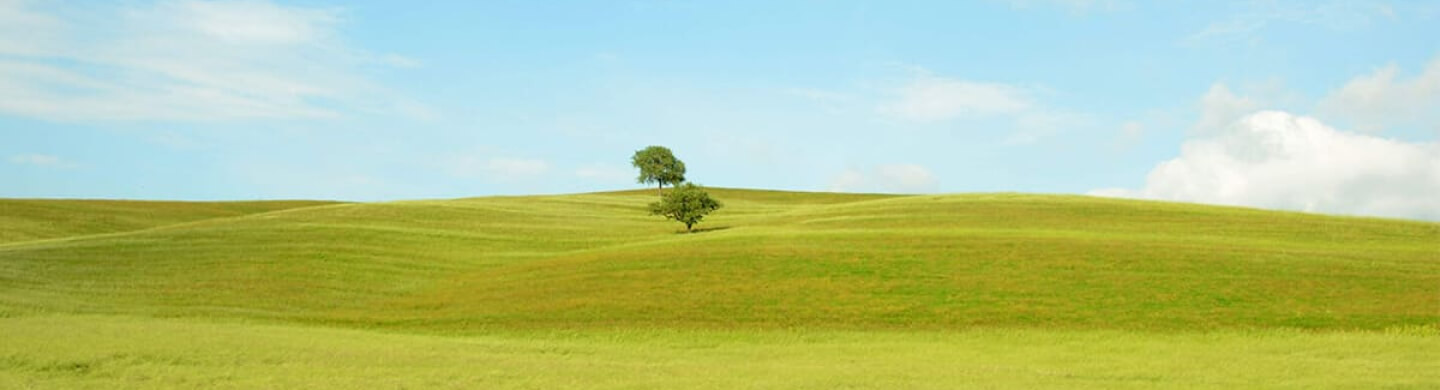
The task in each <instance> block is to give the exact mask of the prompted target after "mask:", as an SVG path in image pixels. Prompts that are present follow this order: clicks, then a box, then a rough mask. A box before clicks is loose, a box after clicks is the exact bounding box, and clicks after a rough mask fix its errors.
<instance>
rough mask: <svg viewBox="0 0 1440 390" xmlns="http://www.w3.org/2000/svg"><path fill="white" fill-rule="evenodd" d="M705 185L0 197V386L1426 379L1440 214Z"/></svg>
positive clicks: (1432, 347)
mask: <svg viewBox="0 0 1440 390" xmlns="http://www.w3.org/2000/svg"><path fill="white" fill-rule="evenodd" d="M713 193H714V194H715V195H717V196H718V197H719V198H721V199H722V200H723V201H725V202H726V204H727V207H726V208H725V209H723V210H721V211H720V212H719V213H717V214H716V215H714V216H713V217H712V218H709V219H707V220H706V221H705V222H704V223H703V224H701V225H700V226H699V227H700V228H703V229H705V230H704V231H703V232H701V233H696V234H682V233H680V232H678V230H680V227H679V225H678V224H675V223H673V222H664V221H661V220H659V219H658V218H656V217H651V216H647V215H645V213H644V212H643V207H644V204H645V203H647V202H650V201H653V200H654V198H655V195H654V193H653V192H651V191H633V192H615V193H597V194H578V195H558V196H533V197H490V198H474V199H456V200H432V201H406V202H389V203H362V204H329V203H305V202H240V203H187V202H110V201H45V200H26V201H6V200H0V211H4V212H3V213H0V214H3V215H0V233H4V234H0V334H4V335H5V336H6V338H5V341H4V342H3V343H0V387H16V386H18V387H21V388H25V387H33V388H56V387H72V386H80V387H106V388H115V387H126V386H129V387H136V388H151V387H177V388H189V387H232V388H254V387H289V388H305V387H314V386H324V387H355V386H351V385H364V387H375V388H397V387H401V388H421V387H436V386H440V385H453V386H455V387H492V388H555V387H595V388H634V387H642V388H672V387H700V388H704V387H711V388H734V387H760V388H797V387H800V388H803V387H812V388H836V387H847V386H849V387H857V388H893V387H912V388H913V387H943V388H953V387H956V386H955V385H956V384H975V386H974V387H1068V388H1075V387H1082V388H1083V387H1095V388H1116V387H1147V388H1148V387H1157V386H1158V387H1180V388H1184V387H1206V388H1210V387H1233V386H1232V385H1239V386H1240V387H1250V386H1245V385H1247V384H1263V385H1265V387H1294V388H1310V387H1316V386H1321V387H1353V388H1374V387H1397V388H1406V387H1414V388H1432V387H1436V386H1440V380H1437V378H1436V376H1435V374H1433V373H1434V372H1440V369H1437V367H1435V364H1436V362H1437V361H1440V356H1437V353H1436V352H1435V351H1440V348H1437V342H1440V336H1437V329H1440V224H1435V223H1425V222H1415V221H1400V220H1387V219H1373V218H1345V217H1332V216H1320V215H1308V214H1298V213H1283V212H1272V211H1261V210H1252V209H1241V208H1227V207H1211V206H1199V205H1187V204H1173V203H1160V202H1140V201H1130V200H1116V199H1101V198H1091V197H1080V196H1048V195H1024V194H973V195H937V196H890V195H858V194H825V193H788V192H773V191H752V190H727V189H716V190H714V191H713ZM872 373H873V374H872ZM327 376H333V378H331V379H328V380H321V379H319V378H324V377H327ZM465 384H469V386H465ZM9 385H15V386H9Z"/></svg>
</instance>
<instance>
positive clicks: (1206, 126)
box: [1191, 84, 1260, 134]
mask: <svg viewBox="0 0 1440 390" xmlns="http://www.w3.org/2000/svg"><path fill="white" fill-rule="evenodd" d="M1259 110H1260V104H1259V103H1258V102H1256V101H1255V100H1254V99H1251V98H1249V97H1241V96H1236V95H1235V94H1234V93H1232V92H1230V88H1229V87H1226V86H1225V84H1214V85H1211V86H1210V90H1209V91H1207V92H1205V96H1204V97H1201V98H1200V121H1199V122H1197V123H1196V124H1195V127H1194V128H1193V129H1191V131H1192V132H1193V133H1195V134H1208V133H1214V132H1218V131H1222V130H1224V129H1225V128H1226V127H1228V126H1230V124H1231V123H1235V121H1236V120H1239V119H1240V118H1242V117H1244V116H1246V115H1249V114H1252V113H1254V112H1256V111H1259Z"/></svg>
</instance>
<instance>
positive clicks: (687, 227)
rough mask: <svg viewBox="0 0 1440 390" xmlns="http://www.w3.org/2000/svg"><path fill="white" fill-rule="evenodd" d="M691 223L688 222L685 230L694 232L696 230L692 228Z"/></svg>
mask: <svg viewBox="0 0 1440 390" xmlns="http://www.w3.org/2000/svg"><path fill="white" fill-rule="evenodd" d="M690 225H691V224H690V223H686V224H685V231H687V232H693V231H694V230H690Z"/></svg>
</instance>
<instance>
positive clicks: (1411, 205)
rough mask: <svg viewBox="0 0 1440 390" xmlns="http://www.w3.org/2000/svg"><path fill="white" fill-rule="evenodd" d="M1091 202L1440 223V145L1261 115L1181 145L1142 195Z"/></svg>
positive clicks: (1126, 193)
mask: <svg viewBox="0 0 1440 390" xmlns="http://www.w3.org/2000/svg"><path fill="white" fill-rule="evenodd" d="M1091 194H1093V195H1101V196H1121V197H1137V198H1148V199H1164V200H1177V201H1187V202H1200V203H1213V204H1226V205H1242V206H1252V207H1261V208H1273V209H1288V210H1300V211H1309V212H1322V213H1336V214H1352V215H1372V216H1388V217H1401V218H1418V219H1429V220H1440V196H1436V194H1440V144H1437V143H1407V142H1401V141H1396V140H1389V139H1383V138H1378V137H1373V136H1368V135H1363V134H1357V133H1350V132H1343V131H1339V130H1336V129H1334V128H1331V127H1330V126H1327V125H1325V124H1323V123H1321V122H1320V121H1318V120H1316V119H1313V118H1309V117H1303V116H1295V115H1292V114H1289V113H1285V112H1280V111H1263V112H1259V113H1256V114H1253V115H1250V116H1247V117H1245V118H1243V119H1241V120H1239V121H1236V122H1234V123H1232V124H1230V125H1229V126H1225V127H1224V128H1223V129H1221V130H1220V131H1219V132H1217V133H1211V134H1203V135H1198V136H1197V137H1195V138H1192V139H1190V140H1188V141H1186V142H1185V143H1184V145H1182V147H1181V152H1180V155H1179V156H1178V157H1176V158H1174V159H1172V160H1169V161H1165V162H1162V163H1160V164H1159V165H1157V166H1156V167H1155V168H1154V170H1152V171H1151V172H1150V174H1149V176H1148V177H1147V178H1146V182H1145V186H1144V187H1143V188H1140V189H1138V190H1127V189H1103V190H1096V191H1092V192H1091Z"/></svg>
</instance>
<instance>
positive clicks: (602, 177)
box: [575, 164, 635, 186]
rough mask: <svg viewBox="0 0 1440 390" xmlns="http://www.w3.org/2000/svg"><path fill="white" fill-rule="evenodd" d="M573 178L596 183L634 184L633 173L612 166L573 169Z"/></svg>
mask: <svg viewBox="0 0 1440 390" xmlns="http://www.w3.org/2000/svg"><path fill="white" fill-rule="evenodd" d="M575 177H578V178H580V179H582V180H588V181H592V182H596V183H604V184H609V185H616V186H620V185H626V184H634V183H635V172H634V171H632V170H629V169H625V168H622V167H620V166H617V165H612V164H587V165H585V166H581V167H580V168H576V169H575Z"/></svg>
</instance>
